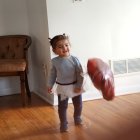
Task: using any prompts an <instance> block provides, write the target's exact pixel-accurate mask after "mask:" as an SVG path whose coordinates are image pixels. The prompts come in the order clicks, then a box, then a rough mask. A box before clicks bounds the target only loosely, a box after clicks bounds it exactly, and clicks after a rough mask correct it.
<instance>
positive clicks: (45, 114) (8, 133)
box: [0, 93, 140, 140]
mask: <svg viewBox="0 0 140 140" xmlns="http://www.w3.org/2000/svg"><path fill="white" fill-rule="evenodd" d="M82 116H83V120H84V124H83V126H81V127H77V126H75V125H74V123H73V106H72V104H69V108H68V121H69V132H68V133H60V132H59V119H58V114H57V106H54V107H53V106H51V105H49V104H47V103H46V102H44V101H43V100H41V99H40V98H39V97H37V96H36V95H34V94H33V95H32V105H30V106H28V107H25V108H23V107H22V106H21V103H20V96H19V95H12V96H5V97H0V140H140V94H138V93H137V94H131V95H125V96H119V97H116V98H115V99H114V100H113V101H105V100H103V99H100V100H93V101H87V102H83V115H82Z"/></svg>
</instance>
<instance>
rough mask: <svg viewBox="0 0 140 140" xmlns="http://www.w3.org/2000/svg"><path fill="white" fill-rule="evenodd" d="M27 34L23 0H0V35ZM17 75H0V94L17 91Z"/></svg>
mask: <svg viewBox="0 0 140 140" xmlns="http://www.w3.org/2000/svg"><path fill="white" fill-rule="evenodd" d="M9 34H28V17H27V6H26V3H25V1H23V0H0V35H9ZM19 87H20V86H19V79H18V78H17V77H11V78H6V77H5V78H2V77H0V96H1V95H9V94H14V93H19V92H20V88H19Z"/></svg>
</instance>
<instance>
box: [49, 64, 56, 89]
mask: <svg viewBox="0 0 140 140" xmlns="http://www.w3.org/2000/svg"><path fill="white" fill-rule="evenodd" d="M55 81H56V68H55V66H54V65H53V63H52V64H51V69H50V70H49V76H48V82H47V86H48V87H53V85H54V83H55Z"/></svg>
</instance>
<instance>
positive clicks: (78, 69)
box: [73, 57, 84, 88]
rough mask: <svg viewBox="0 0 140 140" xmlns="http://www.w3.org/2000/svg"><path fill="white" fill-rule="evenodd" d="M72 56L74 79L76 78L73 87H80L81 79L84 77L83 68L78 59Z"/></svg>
mask: <svg viewBox="0 0 140 140" xmlns="http://www.w3.org/2000/svg"><path fill="white" fill-rule="evenodd" d="M73 58H74V59H73V60H74V61H75V63H76V79H77V83H76V84H75V87H77V88H81V87H82V85H83V81H84V77H83V76H82V74H83V68H82V66H81V63H80V61H79V60H78V59H77V58H76V57H73Z"/></svg>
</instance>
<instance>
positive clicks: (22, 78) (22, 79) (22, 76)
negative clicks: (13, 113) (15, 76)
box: [20, 72, 26, 106]
mask: <svg viewBox="0 0 140 140" xmlns="http://www.w3.org/2000/svg"><path fill="white" fill-rule="evenodd" d="M20 87H21V100H22V105H23V106H25V105H26V90H25V72H20Z"/></svg>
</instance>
